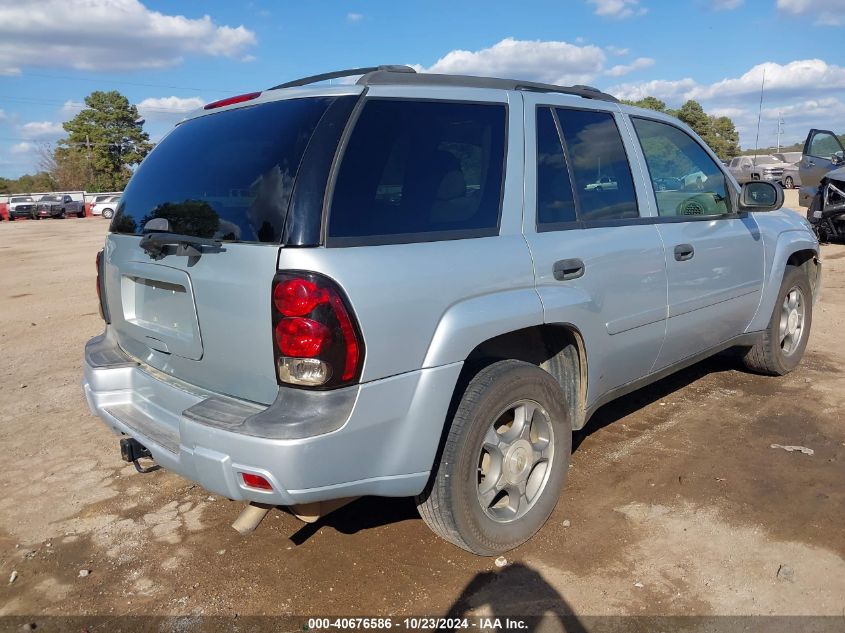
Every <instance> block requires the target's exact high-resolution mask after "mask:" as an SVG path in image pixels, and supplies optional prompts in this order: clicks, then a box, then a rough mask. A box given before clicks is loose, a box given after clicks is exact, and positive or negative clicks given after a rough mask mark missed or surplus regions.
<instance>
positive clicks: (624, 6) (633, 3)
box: [587, 0, 648, 20]
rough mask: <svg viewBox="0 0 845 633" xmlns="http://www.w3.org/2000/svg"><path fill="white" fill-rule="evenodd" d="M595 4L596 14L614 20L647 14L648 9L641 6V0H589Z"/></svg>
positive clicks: (588, 0)
mask: <svg viewBox="0 0 845 633" xmlns="http://www.w3.org/2000/svg"><path fill="white" fill-rule="evenodd" d="M587 2H589V3H590V4H592V5H595V7H596V10H595V12H594V13H595V14H596V15H600V16H602V17H606V18H613V19H614V20H624V19H625V18H630V17H634V16H638V15H645V14H646V13H648V9H646V8H645V7H641V6H640V2H639V0H587Z"/></svg>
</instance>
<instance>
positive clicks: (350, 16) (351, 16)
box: [346, 13, 364, 22]
mask: <svg viewBox="0 0 845 633" xmlns="http://www.w3.org/2000/svg"><path fill="white" fill-rule="evenodd" d="M363 19H364V15H363V14H362V13H347V14H346V20H347V22H360V21H361V20H363Z"/></svg>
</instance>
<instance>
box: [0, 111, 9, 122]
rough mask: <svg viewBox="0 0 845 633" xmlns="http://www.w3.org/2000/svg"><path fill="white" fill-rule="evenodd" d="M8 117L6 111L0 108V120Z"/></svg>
mask: <svg viewBox="0 0 845 633" xmlns="http://www.w3.org/2000/svg"><path fill="white" fill-rule="evenodd" d="M7 118H8V117H6V111H5V110H0V121H5V120H6V119H7Z"/></svg>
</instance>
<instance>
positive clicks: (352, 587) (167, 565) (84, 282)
mask: <svg viewBox="0 0 845 633" xmlns="http://www.w3.org/2000/svg"><path fill="white" fill-rule="evenodd" d="M789 193H790V194H792V196H794V192H789ZM792 196H791V197H792ZM793 204H794V201H793ZM106 229H107V222H106V221H103V220H101V219H100V218H88V219H84V220H75V219H73V220H64V221H60V220H51V221H43V222H34V221H29V222H26V221H22V222H15V223H8V222H3V223H2V224H0V270H1V271H2V276H0V317H2V319H0V321H1V322H2V328H0V358H1V359H2V360H3V362H2V366H0V376H2V379H0V490H2V492H0V615H21V616H30V619H32V621H34V622H37V617H41V616H43V615H45V614H54V615H104V616H117V615H123V614H134V615H144V616H146V615H175V614H185V615H193V616H196V615H201V614H204V615H233V614H240V615H261V614H294V615H324V614H327V613H333V614H361V615H373V614H383V615H394V616H396V615H401V614H418V615H419V614H430V615H442V614H446V613H453V614H458V613H468V614H487V613H523V614H524V613H543V612H549V611H552V612H555V613H575V614H578V615H579V616H581V615H601V614H636V615H642V614H649V615H673V614H699V615H704V614H720V615H721V614H726V615H749V614H794V615H795V614H797V615H802V614H803V615H809V614H818V615H835V616H840V617H842V616H845V529H843V525H845V487H844V486H843V481H845V426H843V422H844V421H845V420H843V411H845V406H844V405H845V375H843V372H842V366H843V364H842V363H843V360H845V347H843V345H842V340H843V332H845V320H843V315H844V314H845V299H844V298H843V285H845V247H843V246H837V245H827V246H824V247H823V258H824V267H825V272H824V290H823V293H822V299H821V302H820V303H819V304H817V306H816V309H815V314H814V322H813V332H812V337H811V340H810V345H809V347H808V353H807V356H806V357H805V360H804V363H803V364H802V365H801V367H800V368H799V369H798V370H797V371H795V372H794V373H792V374H790V375H789V376H787V377H784V378H768V377H762V376H757V375H752V374H750V373H747V372H745V371H743V370H742V369H741V368H740V366H739V364H738V362H737V361H736V360H735V359H733V358H731V357H728V356H720V357H717V358H714V359H711V360H708V361H705V362H703V363H700V364H698V365H696V366H694V367H691V368H689V369H688V370H686V371H683V372H682V373H680V374H677V375H675V376H672V377H670V378H668V379H666V380H663V381H661V382H659V383H657V384H655V385H653V386H651V387H649V388H646V389H644V390H641V391H639V392H636V393H634V394H631V395H630V396H628V397H626V398H624V399H622V400H619V401H617V402H616V403H613V404H611V405H609V406H607V407H605V408H603V409H602V410H601V411H600V412H599V413H598V414H597V415H596V416H595V417H594V418H593V420H592V422H591V423H590V425H589V427H588V428H587V429H586V430H585V432H583V433H579V434H578V436H577V437H576V442H575V444H576V447H577V448H576V450H575V453H574V455H573V468H572V471H571V475H570V478H569V484H568V487H567V489H566V490H565V492H564V496H563V497H562V499H561V501H560V503H559V504H558V507H557V509H556V510H555V512H554V514H553V515H552V518H551V520H550V521H549V523H548V524H547V525H546V527H545V528H544V529H543V530H542V531H541V532H540V534H538V536H537V537H536V538H534V539H533V540H532V541H531V542H529V543H528V544H526V545H524V546H522V547H520V548H519V549H517V550H515V551H513V552H511V553H510V554H509V555H508V556H507V558H508V561H509V564H508V566H506V567H504V568H502V569H499V568H497V567H496V566H495V565H494V564H493V560H492V559H485V558H477V557H474V556H472V555H470V554H467V553H465V552H463V551H460V550H458V549H456V548H454V547H452V546H451V545H448V544H446V543H444V542H442V541H440V540H438V539H437V538H436V537H435V536H434V535H433V534H431V533H430V532H429V531H428V529H427V528H426V527H425V525H423V523H422V521H421V520H420V518H419V517H418V515H417V513H416V509H415V508H414V505H413V503H411V502H410V501H409V500H389V499H362V500H359V501H358V502H356V503H354V504H352V505H350V506H348V507H346V508H345V509H343V510H341V511H338V512H336V513H335V514H334V515H331V516H329V517H327V518H326V519H325V520H324V521H323V522H322V523H318V524H315V525H313V526H306V525H304V524H302V523H300V522H298V521H297V520H296V519H295V518H294V517H292V516H290V515H288V514H286V513H284V512H280V511H273V512H272V513H271V515H270V516H268V518H267V519H266V520H265V521H264V523H263V524H262V525H261V526H260V527H259V529H258V531H257V532H255V533H254V534H253V535H251V536H248V537H241V536H239V535H238V534H237V533H235V532H234V531H233V530H232V529H231V528H230V527H229V525H230V523H231V522H232V521H233V520H234V518H235V517H236V516H237V514H238V512H239V510H240V506H239V505H238V504H236V503H234V502H231V501H228V500H226V499H221V498H215V497H211V496H209V494H208V493H207V492H205V491H203V490H202V489H200V488H199V487H197V486H194V485H192V484H191V483H190V482H188V481H186V480H184V479H181V478H180V477H178V476H176V475H173V474H170V473H168V472H164V471H159V472H155V473H151V474H148V475H139V474H137V473H135V471H134V469H133V467H132V466H131V465H126V464H125V463H124V462H122V461H121V460H120V456H119V452H118V445H117V440H116V439H115V438H114V436H112V435H111V434H110V433H109V432H107V431H106V429H105V427H104V426H102V425H101V423H100V422H99V421H98V420H97V419H96V418H94V417H92V416H91V414H90V413H89V412H88V409H87V406H86V404H85V401H84V398H83V395H82V392H81V389H80V387H79V380H80V377H81V368H80V365H81V356H82V348H83V345H84V343H85V341H86V340H87V339H88V338H89V337H91V336H93V335H95V334H97V333H99V332H100V331H101V330H102V323H101V321H100V318H99V316H98V314H97V307H96V299H95V296H96V295H95V290H94V279H95V270H94V255H95V252H96V250H97V249H98V248H99V247H100V245H101V244H102V241H103V237H104V235H105V233H106ZM775 443H776V444H783V445H801V446H806V447H809V448H812V449H813V451H814V454H813V455H806V454H803V453H801V452H787V451H784V450H781V449H773V448H770V445H771V444H775ZM779 569H780V574H779ZM80 570H90V574H88V575H83V577H80V573H79V572H80ZM13 571H15V572H17V577H16V579H15V581H14V582H12V583H10V582H9V578H10V575H11V574H12V572H13ZM33 618H35V619H33ZM0 622H2V620H0ZM16 626H17V625H16Z"/></svg>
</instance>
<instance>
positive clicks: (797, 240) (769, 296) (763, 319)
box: [745, 229, 819, 332]
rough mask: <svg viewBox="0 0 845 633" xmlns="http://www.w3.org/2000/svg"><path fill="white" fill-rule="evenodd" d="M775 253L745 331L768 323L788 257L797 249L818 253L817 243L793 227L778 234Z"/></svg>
mask: <svg viewBox="0 0 845 633" xmlns="http://www.w3.org/2000/svg"><path fill="white" fill-rule="evenodd" d="M774 250H775V253H774V256H773V257H772V265H771V267H770V268H769V269H768V271H767V273H766V277H765V280H764V285H763V292H762V293H761V296H760V304H759V305H758V306H757V312H756V314H755V315H754V318H753V319H751V323H750V324H749V325H748V327H747V328H746V330H745V331H746V332H759V331H762V330H765V329H766V327H767V326H768V325H769V319H770V318H771V316H772V310H774V307H775V301H776V300H777V296H778V292H779V291H780V283H781V280H782V279H783V275H784V273H785V272H786V263H787V261H788V260H789V258H790V257H791V256H792V255H793V254H794V253H797V252H798V251H806V250H811V251H814V252H815V253H816V256H817V257H818V254H819V243H818V242H817V241H816V240H815V239H814V238H813V237H812V236H811V234H809V233H808V232H807V231H805V230H801V229H793V230H789V231H783V232H782V233H780V234H779V235H778V238H777V242H776V244H775V249H774Z"/></svg>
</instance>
